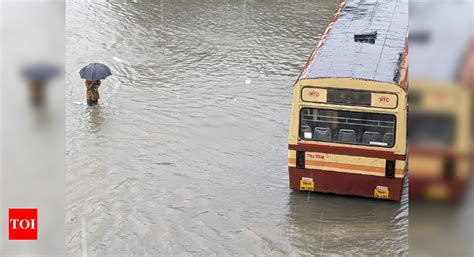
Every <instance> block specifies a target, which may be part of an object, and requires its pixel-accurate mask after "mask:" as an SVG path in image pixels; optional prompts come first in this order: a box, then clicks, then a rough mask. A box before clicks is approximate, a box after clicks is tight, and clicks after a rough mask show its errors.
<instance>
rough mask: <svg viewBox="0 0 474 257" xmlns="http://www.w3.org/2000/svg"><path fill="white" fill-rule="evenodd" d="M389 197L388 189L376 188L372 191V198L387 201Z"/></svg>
mask: <svg viewBox="0 0 474 257" xmlns="http://www.w3.org/2000/svg"><path fill="white" fill-rule="evenodd" d="M389 195H390V191H389V190H388V187H384V186H377V188H375V189H374V198H380V199H388V197H389Z"/></svg>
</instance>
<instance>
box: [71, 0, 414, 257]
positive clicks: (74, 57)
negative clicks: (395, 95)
mask: <svg viewBox="0 0 474 257" xmlns="http://www.w3.org/2000/svg"><path fill="white" fill-rule="evenodd" d="M338 2H339V1H337V0H332V1H224V2H223V1H208V0H206V1H184V0H182V1H151V0H150V1H139V0H137V1H123V0H122V1H118V0H117V1H100V0H89V1H81V0H72V1H68V4H67V7H66V15H67V16H66V17H67V23H66V26H67V34H66V35H67V36H66V40H67V41H66V43H67V49H66V53H67V54H66V69H67V72H66V74H67V75H66V83H67V85H66V160H67V176H66V189H67V192H66V199H67V202H66V203H67V209H66V228H67V236H66V247H67V252H68V255H70V256H79V255H81V254H84V253H88V254H89V255H91V256H123V255H140V256H146V255H150V256H155V255H180V256H182V255H219V256H222V255H249V254H256V255H308V256H313V255H318V254H321V255H325V254H330V253H332V254H350V253H361V254H375V253H378V254H381V255H384V254H388V255H392V254H406V253H407V250H408V234H407V233H408V231H407V228H408V217H407V215H408V200H407V197H406V194H405V195H404V197H403V200H402V202H401V203H395V202H385V201H378V200H372V199H363V198H355V197H340V196H334V195H327V194H317V193H310V194H308V193H304V192H291V190H290V189H289V188H288V168H287V145H288V141H287V140H288V123H289V119H290V117H289V114H290V109H291V98H292V93H293V92H292V85H293V83H294V81H295V80H296V78H297V76H298V74H299V72H300V71H301V69H302V67H303V65H304V63H305V61H306V59H307V58H308V56H309V54H310V52H311V51H312V49H313V48H314V47H315V46H316V44H317V41H318V40H319V37H320V36H321V34H322V32H323V31H324V29H325V27H326V26H327V23H328V21H329V17H330V16H331V14H332V12H333V11H334V10H335V8H336V6H337V4H338ZM92 61H98V62H102V63H106V64H108V65H109V66H110V67H111V69H112V72H113V73H114V74H115V75H114V76H112V77H110V78H109V79H107V80H105V81H103V83H102V87H101V88H100V92H101V99H100V105H99V106H96V107H93V108H90V107H87V105H86V103H85V86H84V82H83V81H82V80H80V79H79V75H78V71H79V70H80V68H81V67H82V66H84V65H85V64H87V63H89V62H92Z"/></svg>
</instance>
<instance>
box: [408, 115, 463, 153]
mask: <svg viewBox="0 0 474 257" xmlns="http://www.w3.org/2000/svg"><path fill="white" fill-rule="evenodd" d="M455 135H456V120H455V117H454V116H452V115H448V114H429V113H410V114H409V115H408V137H409V138H410V144H413V145H423V146H443V147H449V146H452V145H453V144H454V141H455Z"/></svg>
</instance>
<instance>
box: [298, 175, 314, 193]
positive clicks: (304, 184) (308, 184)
mask: <svg viewBox="0 0 474 257" xmlns="http://www.w3.org/2000/svg"><path fill="white" fill-rule="evenodd" d="M300 190H305V191H314V181H313V178H307V177H302V178H301V180H300Z"/></svg>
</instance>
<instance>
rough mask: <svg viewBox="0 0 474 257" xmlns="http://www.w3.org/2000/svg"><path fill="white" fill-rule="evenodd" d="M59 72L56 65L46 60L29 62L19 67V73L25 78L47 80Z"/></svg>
mask: <svg viewBox="0 0 474 257" xmlns="http://www.w3.org/2000/svg"><path fill="white" fill-rule="evenodd" d="M60 73H61V70H60V68H59V67H58V66H57V65H55V64H52V63H47V62H37V63H31V64H28V65H26V66H24V67H23V68H22V69H21V75H22V76H23V77H24V78H25V79H27V80H40V81H48V80H50V79H52V78H54V77H56V76H58V75H59V74H60Z"/></svg>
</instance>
